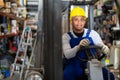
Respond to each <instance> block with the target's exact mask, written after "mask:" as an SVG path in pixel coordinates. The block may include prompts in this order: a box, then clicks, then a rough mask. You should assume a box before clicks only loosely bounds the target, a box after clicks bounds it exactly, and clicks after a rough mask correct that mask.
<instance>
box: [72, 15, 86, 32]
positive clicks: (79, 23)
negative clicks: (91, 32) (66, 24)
mask: <svg viewBox="0 0 120 80" xmlns="http://www.w3.org/2000/svg"><path fill="white" fill-rule="evenodd" d="M85 22H86V18H85V17H82V16H75V17H73V18H72V21H71V24H72V26H73V30H74V31H75V32H77V33H81V32H82V31H83V30H84V25H85Z"/></svg>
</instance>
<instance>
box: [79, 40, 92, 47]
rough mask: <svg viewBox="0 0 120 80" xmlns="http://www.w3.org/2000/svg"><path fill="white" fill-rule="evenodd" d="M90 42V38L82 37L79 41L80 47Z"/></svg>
mask: <svg viewBox="0 0 120 80" xmlns="http://www.w3.org/2000/svg"><path fill="white" fill-rule="evenodd" d="M89 44H90V41H89V40H88V39H82V40H81V41H80V43H79V45H80V47H82V46H83V47H86V46H88V45H89Z"/></svg>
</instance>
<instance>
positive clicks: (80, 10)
mask: <svg viewBox="0 0 120 80" xmlns="http://www.w3.org/2000/svg"><path fill="white" fill-rule="evenodd" d="M75 16H84V17H86V15H85V11H84V9H83V8H81V7H78V6H77V7H75V8H73V9H72V11H71V12H70V20H72V17H75Z"/></svg>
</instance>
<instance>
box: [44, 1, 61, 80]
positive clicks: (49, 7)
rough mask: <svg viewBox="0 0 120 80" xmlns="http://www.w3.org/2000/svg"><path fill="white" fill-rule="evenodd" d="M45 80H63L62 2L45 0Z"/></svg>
mask: <svg viewBox="0 0 120 80" xmlns="http://www.w3.org/2000/svg"><path fill="white" fill-rule="evenodd" d="M43 10H44V11H43V18H44V21H43V30H44V68H45V75H44V80H62V74H63V72H62V71H63V68H62V49H61V48H62V43H61V42H62V39H61V36H62V33H61V32H62V31H61V13H62V12H61V1H60V0H43Z"/></svg>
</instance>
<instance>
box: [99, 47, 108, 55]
mask: <svg viewBox="0 0 120 80" xmlns="http://www.w3.org/2000/svg"><path fill="white" fill-rule="evenodd" d="M101 50H102V52H103V53H104V54H106V55H108V54H109V53H110V49H109V48H108V46H106V45H103V46H102V49H101Z"/></svg>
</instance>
